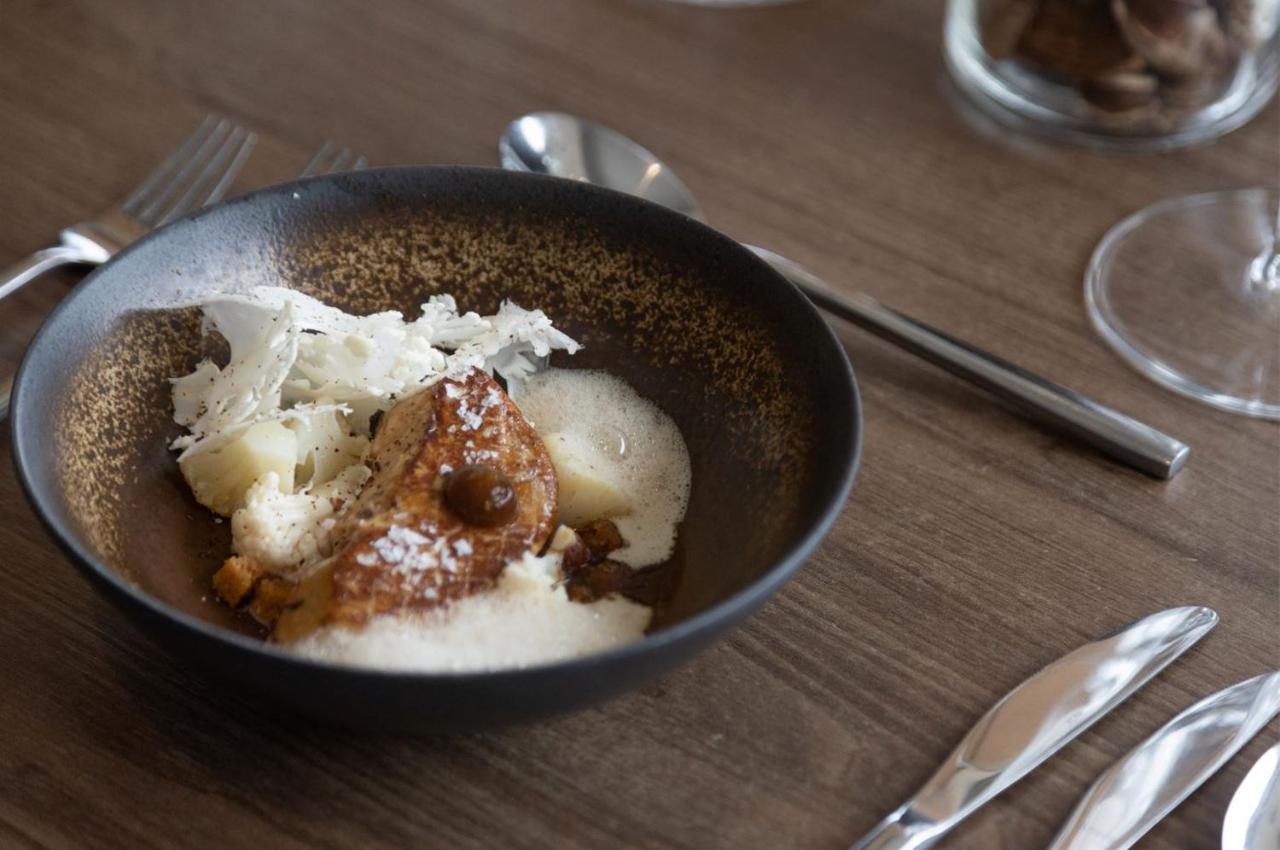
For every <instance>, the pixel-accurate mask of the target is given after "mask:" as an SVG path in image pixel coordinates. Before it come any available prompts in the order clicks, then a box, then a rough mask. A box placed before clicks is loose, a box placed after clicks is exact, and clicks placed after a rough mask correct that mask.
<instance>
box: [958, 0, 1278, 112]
mask: <svg viewBox="0 0 1280 850" xmlns="http://www.w3.org/2000/svg"><path fill="white" fill-rule="evenodd" d="M952 7H953V8H952V10H951V17H952V20H949V22H948V30H949V32H948V51H949V52H955V50H956V49H957V48H956V46H955V45H954V44H952V40H953V36H952V33H951V30H952V29H954V28H955V24H956V22H955V18H956V17H957V15H958V14H959V15H964V16H965V17H966V20H965V21H964V25H965V30H964V31H965V32H966V33H971V35H970V36H969V38H968V42H970V43H971V42H975V41H976V46H977V47H978V48H979V49H980V50H981V53H982V54H985V55H984V56H983V58H982V61H981V65H982V67H984V68H986V69H987V70H986V73H989V74H991V75H992V76H994V77H1001V78H1002V82H1003V83H1004V85H1005V86H1006V87H1007V88H1009V89H1012V90H1017V91H1019V92H1021V94H1022V96H1023V97H1025V98H1027V99H1028V100H1030V101H1033V102H1039V103H1040V104H1042V105H1044V106H1045V108H1046V109H1049V110H1053V111H1055V112H1057V113H1062V114H1067V115H1070V116H1072V117H1073V118H1075V119H1077V120H1078V121H1079V122H1081V123H1085V124H1087V125H1090V126H1095V127H1100V128H1103V129H1110V130H1112V131H1115V132H1120V133H1123V132H1125V131H1128V130H1134V131H1138V132H1148V133H1160V132H1169V131H1172V130H1175V129H1176V128H1178V127H1179V126H1180V125H1183V124H1185V123H1187V122H1189V121H1191V120H1194V116H1196V115H1197V114H1198V113H1203V111H1205V110H1207V109H1208V108H1209V107H1211V106H1213V105H1214V104H1216V103H1218V102H1220V101H1222V100H1223V99H1225V98H1226V97H1227V96H1228V92H1229V91H1230V90H1232V87H1233V86H1236V87H1238V86H1239V84H1240V80H1241V74H1242V69H1243V68H1244V65H1243V63H1245V62H1246V61H1247V60H1249V59H1251V58H1255V57H1254V56H1253V55H1254V54H1256V53H1265V52H1267V51H1268V46H1270V49H1271V50H1272V52H1274V45H1275V34H1276V30H1277V22H1278V20H1280V0H970V2H963V1H962V0H953V2H952ZM957 8H959V9H961V10H962V11H960V12H957ZM952 64H953V70H955V67H956V65H957V63H955V62H954V61H953V63H952ZM960 64H961V65H962V66H963V63H960ZM1268 64H1269V65H1270V66H1271V68H1270V74H1271V76H1272V80H1271V83H1270V84H1271V85H1274V73H1275V71H1274V65H1275V61H1274V57H1271V58H1270V59H1269V60H1268V61H1267V62H1262V63H1257V62H1254V63H1251V64H1250V65H1249V68H1248V70H1249V73H1250V74H1253V73H1256V72H1257V67H1259V66H1260V65H1261V66H1266V65H1268ZM992 68H996V69H997V70H991V69H992ZM1000 69H1005V70H1000ZM1040 89H1044V90H1046V91H1047V90H1050V89H1051V90H1052V91H1053V92H1054V94H1053V95H1045V96H1043V97H1039V96H1038V95H1039V92H1040ZM1064 91H1065V92H1066V93H1067V95H1068V96H1069V97H1068V99H1066V100H1065V101H1064V95H1063V94H1062V93H1063V92H1064ZM1268 94H1269V92H1268ZM998 99H1000V100H1002V102H1006V101H1007V100H1008V98H998ZM1251 108H1252V107H1251ZM1257 108H1260V104H1258V105H1257ZM1253 111H1255V112H1256V108H1254V109H1253ZM1251 114H1252V113H1251ZM1238 123H1241V122H1237V125H1238Z"/></svg>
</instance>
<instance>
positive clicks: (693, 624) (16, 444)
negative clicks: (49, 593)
mask: <svg viewBox="0 0 1280 850" xmlns="http://www.w3.org/2000/svg"><path fill="white" fill-rule="evenodd" d="M369 170H370V171H380V172H399V171H422V170H426V171H447V172H451V173H453V174H455V175H461V176H463V177H465V176H466V175H467V174H469V173H484V174H486V175H490V174H492V173H494V172H497V173H500V174H503V175H505V177H506V179H510V180H512V181H523V180H554V181H557V182H560V183H566V184H572V185H573V186H574V187H576V188H575V189H574V190H573V191H579V192H584V193H606V194H608V195H611V196H614V197H615V198H617V199H625V200H624V201H623V203H631V204H637V205H643V206H644V207H647V208H648V211H649V214H650V215H658V216H670V217H674V218H679V219H682V220H683V222H684V224H683V225H682V226H684V227H687V228H690V229H692V230H693V231H695V232H697V233H698V236H699V238H701V239H706V240H708V241H711V242H719V243H722V244H725V245H728V246H731V247H730V250H733V251H738V252H740V253H742V254H743V255H744V256H745V257H747V258H749V259H750V261H751V262H752V263H754V264H755V265H757V266H758V267H759V268H760V270H761V272H762V274H763V276H764V277H766V278H768V279H772V280H773V281H774V285H775V286H776V287H777V291H778V297H779V298H791V299H795V300H797V301H799V302H803V303H802V304H801V307H802V308H803V310H804V311H805V312H806V313H807V314H808V316H809V317H810V318H811V320H812V324H813V325H814V333H813V334H812V335H807V336H806V339H809V340H812V341H813V345H815V347H819V348H822V347H825V348H827V349H829V350H828V352H827V356H830V357H834V358H835V359H836V361H837V362H838V363H839V364H840V365H842V366H843V369H842V370H839V371H840V374H842V375H843V376H844V378H845V382H846V383H845V385H844V386H843V387H842V388H843V389H844V390H845V392H844V393H843V395H844V396H845V398H844V399H843V401H844V402H845V403H846V404H847V406H848V409H847V410H846V412H845V413H846V416H847V418H848V420H849V422H850V423H851V424H852V426H853V427H852V429H851V430H852V431H853V435H852V439H851V440H849V441H848V444H847V449H846V452H845V454H844V456H843V457H839V458H831V462H832V463H838V464H839V465H840V466H841V467H843V475H842V476H841V479H840V481H839V483H838V484H837V486H836V488H835V490H834V492H833V493H832V494H831V496H830V498H829V500H828V502H827V504H826V505H825V506H824V507H823V508H822V510H821V511H820V512H819V513H818V514H817V516H816V518H815V519H814V521H813V522H812V523H811V524H810V526H809V528H808V529H807V530H805V532H804V533H803V534H801V535H800V536H799V538H798V539H797V540H796V541H795V542H794V543H793V544H792V545H791V546H790V547H789V548H788V549H787V551H786V552H785V553H784V554H783V555H782V557H781V558H779V559H778V560H777V561H776V562H775V563H774V564H773V566H771V567H769V568H768V569H767V570H766V571H765V572H764V573H763V574H762V575H761V576H760V577H759V578H757V579H756V580H755V581H753V582H752V583H751V584H749V585H747V586H746V587H744V588H742V589H741V590H739V591H737V592H736V593H734V594H733V595H731V596H727V597H725V598H723V599H720V600H719V601H717V602H716V603H715V604H713V605H711V606H710V607H708V608H706V609H704V610H702V611H699V612H698V613H696V614H694V615H693V616H691V617H689V618H688V619H685V620H680V621H679V622H676V623H673V624H671V625H670V626H667V627H664V628H662V629H660V630H658V631H656V632H654V633H652V634H646V635H645V636H644V637H643V638H642V639H641V640H638V641H636V642H635V643H631V644H627V645H625V646H621V647H618V648H616V649H610V650H606V651H604V652H599V653H593V654H591V655H585V656H582V657H580V658H573V659H568V660H565V661H555V662H550V663H545V664H537V665H530V666H527V667H517V668H510V669H499V670H487V671H415V670H386V669H378V668H371V667H362V666H357V665H349V664H335V663H332V662H326V661H319V660H315V659H311V658H306V657H303V656H299V655H297V654H294V653H291V652H289V651H287V650H285V649H282V648H279V647H276V646H274V645H273V644H270V643H268V642H266V641H263V640H261V639H255V638H252V637H249V636H247V635H241V634H237V633H235V632H233V631H230V630H227V629H224V628H219V627H217V626H214V625H213V624H211V623H208V622H205V621H204V620H200V619H198V618H196V617H193V616H191V615H190V614H187V613H185V612H183V611H181V610H179V609H177V608H175V607H173V606H171V605H169V604H167V603H165V602H162V601H160V600H158V599H156V598H154V597H152V596H151V595H150V594H148V593H147V592H145V591H144V590H143V589H142V588H140V587H138V586H136V585H134V584H132V583H130V582H129V581H127V580H125V579H124V578H123V577H122V576H120V575H119V574H118V573H117V572H116V571H115V570H113V569H111V568H110V567H108V566H107V565H105V564H103V563H102V562H101V561H99V560H98V559H97V558H96V557H95V556H94V555H93V554H92V553H91V552H89V551H88V550H87V549H86V548H85V547H84V546H82V545H81V544H80V542H79V541H78V540H77V535H76V533H75V532H74V531H73V530H72V529H70V528H67V527H65V525H64V524H63V523H62V522H61V521H60V520H59V519H58V518H57V517H56V515H55V514H56V513H57V510H56V508H55V507H54V506H53V505H50V504H48V501H49V500H47V499H46V496H45V494H42V493H41V492H39V491H38V488H36V486H35V485H34V484H33V482H32V480H31V478H30V476H29V474H28V467H29V466H30V465H31V463H32V461H31V460H30V458H29V454H34V450H32V451H30V452H29V451H28V448H27V440H28V437H26V436H25V435H24V434H22V433H19V425H18V423H19V422H20V421H21V419H22V416H21V411H22V410H23V406H24V404H25V400H26V397H27V394H28V392H35V391H36V390H35V388H34V387H33V386H31V384H32V383H33V382H34V381H35V380H36V377H35V376H33V374H32V372H31V370H30V369H29V368H28V367H29V364H30V363H31V361H32V357H31V353H32V352H34V351H36V350H37V349H38V348H39V347H40V346H41V344H42V342H43V339H44V337H45V335H46V334H47V333H48V332H49V330H50V328H51V327H53V326H54V325H55V324H56V323H57V322H58V321H59V320H60V318H61V316H62V315H63V313H64V312H65V311H66V310H68V309H69V308H70V307H71V305H72V304H74V303H75V301H76V299H77V298H80V297H82V296H83V295H84V293H85V291H86V290H87V289H89V288H91V287H92V286H94V285H95V283H96V281H97V279H98V277H99V276H100V275H101V274H102V272H103V270H104V269H106V268H107V267H108V266H109V265H110V264H111V263H113V262H115V261H116V259H118V258H121V257H125V256H127V255H128V254H129V253H131V252H132V251H134V250H137V249H138V248H139V247H141V246H143V245H146V244H149V243H151V242H153V241H155V240H158V239H164V238H165V234H166V232H167V231H168V230H169V228H170V227H171V226H172V225H165V226H164V227H161V228H159V229H157V230H155V231H153V232H151V233H149V234H147V235H146V236H144V237H143V238H141V239H139V240H138V241H137V242H134V243H133V244H132V245H130V246H128V247H126V248H125V249H124V250H122V251H121V252H120V253H118V254H116V256H115V257H113V258H112V259H111V260H109V261H108V262H107V263H105V264H103V265H102V266H99V267H98V268H96V269H94V270H93V271H92V272H90V273H89V274H88V275H87V276H86V277H85V279H84V280H83V281H81V282H80V283H79V284H78V285H77V286H76V287H75V288H74V289H73V290H72V291H71V292H70V293H69V294H68V295H67V296H66V297H65V298H63V299H62V301H61V302H60V303H59V304H58V306H57V307H55V308H54V310H53V312H52V313H50V314H49V317H48V318H47V319H45V321H44V323H43V324H42V325H41V327H40V330H39V331H38V332H37V334H36V335H35V337H34V338H33V339H32V342H31V345H30V346H29V347H28V349H27V353H26V354H25V355H24V356H23V359H22V364H21V365H20V367H19V369H18V372H17V375H16V377H15V379H14V386H13V394H12V401H11V406H10V415H9V421H10V425H9V429H10V440H11V444H12V446H13V459H14V466H15V467H16V470H17V473H18V481H19V483H20V484H21V486H22V490H23V493H24V494H25V495H26V497H27V501H28V502H29V503H30V504H31V505H32V507H33V508H34V509H35V512H36V515H37V516H38V517H39V519H40V521H41V523H42V524H43V525H44V527H45V529H46V530H48V532H49V534H50V535H51V536H52V537H53V539H54V541H55V542H56V543H57V545H58V547H59V548H60V549H61V550H62V551H63V552H64V553H65V554H66V555H68V556H69V557H70V559H71V561H72V563H73V564H75V566H76V567H77V568H78V569H79V570H80V571H81V572H83V573H84V574H85V576H86V577H87V578H89V579H91V580H93V579H96V580H99V581H102V582H105V584H106V585H107V586H108V587H109V588H111V589H112V590H113V591H115V592H116V593H118V594H120V596H121V597H122V598H124V599H126V600H128V601H130V602H132V603H134V604H136V605H139V606H141V607H142V608H143V609H145V610H146V611H147V612H148V613H150V614H152V615H154V616H157V617H160V618H162V619H165V620H169V621H171V622H174V623H176V624H178V625H179V626H181V627H183V628H184V629H186V630H188V631H190V632H192V633H194V636H195V637H198V638H204V639H211V640H213V641H214V642H216V643H221V644H225V645H226V646H227V647H228V648H230V649H236V650H243V651H248V652H250V653H254V654H260V655H265V656H267V657H269V658H271V659H272V660H275V661H279V662H281V663H284V664H288V665H291V666H297V667H298V668H301V669H305V668H313V669H316V670H322V671H324V672H326V673H329V674H332V673H335V672H337V673H341V674H346V675H350V676H353V677H365V678H370V679H379V680H388V679H389V680H413V681H415V682H422V681H428V680H433V679H439V680H449V681H478V680H482V679H483V680H490V681H495V680H497V679H502V678H509V679H513V680H519V679H521V678H526V677H530V678H532V677H541V676H543V675H545V674H546V673H548V672H549V671H559V670H566V671H567V670H573V669H578V670H586V669H588V668H591V667H595V666H607V665H609V664H612V663H614V662H617V661H622V660H626V659H630V658H635V657H638V656H642V655H646V654H650V653H652V652H655V651H659V650H660V649H662V648H664V647H667V646H670V645H673V644H677V643H681V642H683V641H685V640H687V639H690V638H693V637H695V636H696V635H698V634H700V633H702V632H706V631H712V630H714V629H715V628H716V627H717V625H720V624H723V625H725V626H732V625H733V624H734V623H736V622H737V621H739V620H741V619H742V618H744V617H745V616H747V615H749V614H750V613H751V612H752V611H754V610H755V609H756V608H758V607H759V605H761V604H762V603H763V602H764V601H765V599H767V598H768V597H769V596H770V595H772V594H773V593H774V592H775V591H776V590H777V589H778V588H779V587H781V585H782V584H783V583H785V582H786V581H787V580H788V579H789V578H791V576H792V575H793V574H794V573H795V572H796V570H797V569H799V567H800V565H801V564H803V563H804V562H805V561H806V560H808V558H809V556H810V555H811V554H812V553H813V551H814V550H815V549H816V548H817V546H818V544H819V543H820V542H821V541H822V539H823V538H824V537H825V536H826V535H827V532H828V531H830V529H831V526H832V525H833V524H834V523H835V520H836V518H837V517H838V516H839V515H840V514H841V513H842V512H843V510H844V507H845V504H846V502H847V501H848V497H849V493H850V491H851V490H852V489H853V483H854V479H855V478H856V477H857V473H858V467H859V465H860V463H861V458H862V442H863V419H862V398H861V394H860V393H859V390H858V382H857V378H856V377H855V376H854V372H853V365H852V364H851V363H850V361H849V357H848V354H847V353H846V352H845V350H844V346H843V345H842V344H841V343H840V341H839V339H838V338H837V337H836V334H835V332H834V331H833V330H832V328H831V326H830V324H828V323H827V322H826V321H825V320H824V319H823V317H822V316H821V315H820V314H819V313H818V310H817V308H816V307H815V306H814V305H813V304H812V303H811V302H810V301H809V299H808V298H806V297H805V296H804V294H803V293H801V292H800V290H799V289H798V288H796V286H795V285H794V284H792V283H791V282H790V281H788V280H786V279H785V278H784V277H782V276H781V275H780V274H778V273H777V272H776V271H775V270H773V269H772V268H771V267H770V266H768V265H767V264H766V263H764V261H762V260H760V259H759V258H758V257H756V256H755V255H754V254H753V253H751V252H750V251H748V250H747V249H746V248H744V247H743V246H742V245H740V244H739V243H738V242H737V241H735V240H733V239H731V238H730V237H728V236H725V235H724V234H722V233H721V232H720V231H718V230H715V229H714V228H711V227H709V226H707V225H705V224H703V223H701V222H699V221H696V220H695V219H692V218H689V217H687V216H685V215H682V214H681V213H677V212H674V211H672V210H669V209H667V208H666V207H662V206H660V205H658V204H654V203H652V202H650V201H646V200H644V199H641V198H637V197H634V196H631V195H626V194H624V193H621V192H616V191H613V190H611V189H604V188H601V187H598V186H592V185H588V184H585V183H581V182H577V181H571V180H562V179H560V178H556V177H547V176H543V175H533V174H519V173H513V172H509V171H502V170H501V169H494V168H482V167H475V166H455V165H445V166H438V165H414V166H396V167H391V168H382V169H369ZM341 176H342V175H325V176H320V177H311V178H307V179H305V180H296V181H291V182H288V183H281V184H275V185H272V186H268V187H265V188H262V189H258V190H256V191H253V192H249V193H247V194H245V195H241V196H239V197H236V198H233V199H231V200H229V201H224V202H223V203H221V204H217V205H215V206H213V207H206V208H205V209H202V210H200V211H198V212H195V213H193V214H191V215H188V216H185V217H183V218H180V219H177V220H176V221H175V222H173V223H172V224H178V223H181V222H188V223H190V222H198V221H200V220H201V219H203V218H205V217H206V216H208V215H209V214H210V213H211V212H212V211H213V210H216V209H220V208H224V207H234V206H238V205H247V204H252V203H255V201H256V200H257V199H258V198H261V197H265V196H270V195H276V194H284V193H289V192H292V191H293V190H294V189H295V188H296V187H298V186H302V185H307V184H315V183H321V182H325V181H331V180H337V179H340V178H341ZM828 401H830V399H824V405H825V407H826V408H827V409H830V404H828V403H827V402H828ZM31 439H36V438H35V437H32V438H31Z"/></svg>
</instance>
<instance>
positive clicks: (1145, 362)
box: [1085, 188, 1280, 419]
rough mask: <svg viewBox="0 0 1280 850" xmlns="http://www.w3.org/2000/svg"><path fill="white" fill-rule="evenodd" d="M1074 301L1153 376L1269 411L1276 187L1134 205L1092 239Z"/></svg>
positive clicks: (1249, 409) (1277, 342)
mask: <svg viewBox="0 0 1280 850" xmlns="http://www.w3.org/2000/svg"><path fill="white" fill-rule="evenodd" d="M1085 303H1086V306H1087V308H1088V312H1089V318H1090V320H1091V321H1092V322H1093V326H1094V327H1095V328H1096V329H1097V330H1098V332H1099V333H1100V334H1101V335H1102V338H1103V339H1104V340H1106V341H1107V343H1108V344H1109V345H1110V346H1111V347H1112V348H1114V349H1115V350H1116V352H1117V353H1118V354H1119V355H1120V356H1121V357H1122V358H1124V359H1125V360H1126V361H1127V362H1128V363H1129V364H1130V365H1131V366H1133V367H1134V368H1135V369H1137V370H1138V371H1139V372H1141V373H1142V374H1144V375H1146V376H1147V377H1148V378H1151V379H1152V380H1153V381H1155V382H1157V383H1159V384H1162V385H1164V386H1165V387H1168V388H1169V389H1172V390H1174V391H1176V392H1179V393H1182V394H1183V395H1186V396H1190V397H1191V398H1195V399H1198V400H1200V401H1202V402H1204V403H1205V404H1210V405H1212V406H1214V407H1217V408H1221V409H1222V410H1228V411H1231V412H1233V413H1241V414H1244V415H1246V416H1255V417H1259V418H1263V419H1280V190H1278V189H1265V188H1255V189H1237V190H1232V191H1225V192H1212V193H1208V194H1203V195H1191V196H1188V197H1182V198H1173V199H1170V200H1165V201H1161V202H1159V203H1156V204H1152V205H1151V206H1149V207H1146V208H1145V209H1142V210H1139V211H1138V212H1136V213H1134V214H1133V215H1131V216H1129V217H1128V218H1126V219H1124V220H1123V221H1121V222H1120V223H1119V224H1117V225H1115V226H1114V227H1113V228H1111V230H1110V231H1109V232H1108V233H1107V235H1106V236H1105V237H1103V239H1102V242H1100V243H1099V244H1098V247H1097V249H1096V250H1095V251H1094V254H1093V258H1092V260H1091V261H1090V263H1089V269H1088V272H1087V273H1086V275H1085Z"/></svg>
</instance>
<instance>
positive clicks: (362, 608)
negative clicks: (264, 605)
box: [274, 370, 556, 642]
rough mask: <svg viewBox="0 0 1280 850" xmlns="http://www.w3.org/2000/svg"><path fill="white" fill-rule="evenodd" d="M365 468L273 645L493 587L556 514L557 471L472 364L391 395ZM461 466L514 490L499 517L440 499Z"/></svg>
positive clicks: (541, 538) (535, 546)
mask: <svg viewBox="0 0 1280 850" xmlns="http://www.w3.org/2000/svg"><path fill="white" fill-rule="evenodd" d="M368 463H369V466H370V468H371V469H372V470H373V477H372V478H370V479H369V481H368V483H367V484H366V485H365V487H364V489H363V490H362V491H361V493H360V495H359V496H358V497H357V498H356V499H355V501H354V502H353V503H352V504H351V506H350V507H349V508H348V510H347V511H346V513H345V514H344V515H343V517H342V519H341V520H339V523H338V525H337V526H336V527H335V528H334V535H333V539H334V550H333V551H334V554H333V555H332V556H331V557H330V558H329V559H327V560H326V561H325V562H324V563H323V564H321V565H320V566H319V567H317V569H316V571H315V572H314V573H312V574H311V575H310V576H308V577H307V578H306V579H304V580H303V581H302V582H301V584H299V585H298V587H297V588H296V589H295V590H294V592H293V594H292V595H291V597H290V598H289V600H288V601H287V602H286V604H285V606H284V612H283V613H282V614H281V616H280V618H279V619H278V620H277V621H276V626H275V631H274V637H275V639H276V640H278V641H283V642H287V641H291V640H295V639H297V638H299V637H301V636H303V635H305V634H307V633H308V632H310V631H312V630H313V629H315V628H317V627H320V626H326V625H344V626H359V625H361V624H363V623H365V622H367V621H368V620H369V618H371V617H373V616H375V615H378V614H386V613H391V612H398V611H425V610H428V609H431V608H435V607H437V606H439V605H442V604H445V603H447V602H449V601H451V600H455V599H460V598H462V597H464V596H468V595H470V594H473V593H476V592H479V591H482V590H486V589H488V588H490V587H493V586H494V585H495V584H496V582H497V579H498V576H499V574H500V573H501V572H502V569H503V567H504V566H506V564H507V563H508V562H509V561H511V560H513V559H516V558H519V557H520V556H521V555H523V554H524V553H525V552H527V551H529V550H530V549H532V550H533V551H534V552H539V551H541V550H542V548H543V546H544V545H545V544H546V542H547V540H548V538H549V537H550V535H551V531H552V519H553V517H554V516H555V512H556V473H555V469H554V467H553V466H552V465H551V461H550V459H549V458H548V457H547V451H546V448H545V447H544V446H543V444H542V440H541V439H540V438H539V437H538V435H537V433H536V432H535V431H534V430H533V427H532V426H531V425H530V424H529V422H528V421H527V420H526V419H525V418H524V416H523V415H522V414H521V413H520V411H519V409H518V408H517V407H516V406H515V405H514V404H513V403H512V401H511V399H510V398H508V397H507V394H506V393H505V392H503V390H502V388H501V387H500V386H498V384H497V382H495V381H494V380H493V379H492V378H490V377H489V376H488V375H486V374H484V373H483V372H481V371H479V370H476V371H473V372H472V373H470V374H469V375H468V376H467V377H466V378H465V379H463V380H452V379H446V380H443V381H441V382H440V383H438V384H436V385H435V386H434V387H431V388H430V389H427V390H424V391H422V392H420V393H418V394H416V395H413V396H410V397H409V398H407V399H405V400H404V401H401V402H400V403H399V404H397V405H395V406H394V407H393V408H391V410H390V411H388V412H387V414H386V416H385V417H383V421H382V422H381V424H380V425H379V427H378V429H377V433H376V435H375V436H374V439H373V444H372V446H371V449H370V459H369V461H368ZM470 464H483V465H486V466H489V467H492V468H494V469H496V470H498V471H500V472H502V473H503V474H505V475H506V477H507V478H508V479H510V481H511V485H512V489H513V490H514V491H515V494H516V513H515V518H514V519H513V520H512V521H511V522H509V523H506V524H505V525H501V526H497V527H482V526H477V525H470V524H468V523H466V522H464V521H463V520H462V519H461V518H460V517H458V516H457V515H456V514H455V513H453V512H452V511H451V510H450V509H449V507H448V505H447V504H446V501H445V498H444V485H445V480H446V476H447V475H448V474H449V473H450V472H451V471H453V470H456V469H460V468H462V467H463V466H467V465H470Z"/></svg>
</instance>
